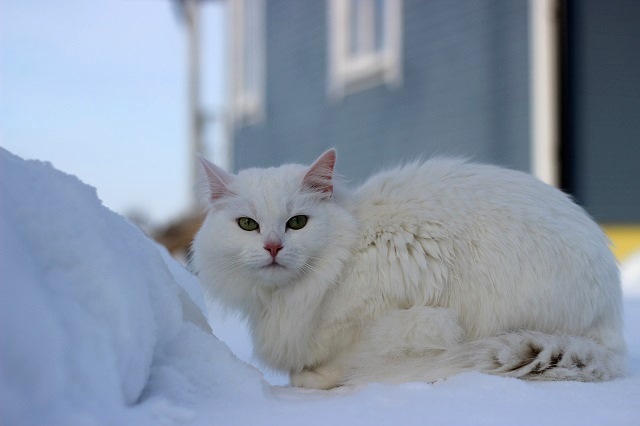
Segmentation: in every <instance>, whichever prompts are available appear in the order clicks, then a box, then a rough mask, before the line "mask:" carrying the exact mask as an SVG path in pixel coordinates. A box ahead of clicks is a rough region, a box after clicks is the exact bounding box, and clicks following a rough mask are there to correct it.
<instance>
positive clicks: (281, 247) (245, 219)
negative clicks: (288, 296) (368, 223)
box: [194, 150, 354, 287]
mask: <svg viewBox="0 0 640 426" xmlns="http://www.w3.org/2000/svg"><path fill="white" fill-rule="evenodd" d="M335 161H336V152H335V150H329V151H327V152H325V153H324V154H322V155H321V156H320V157H319V158H318V159H317V160H316V161H315V162H314V163H313V164H312V165H311V166H301V165H294V164H289V165H284V166H281V167H278V168H269V169H248V170H244V171H241V172H239V173H238V174H237V175H233V174H229V173H227V172H225V171H223V170H221V169H220V168H218V167H216V166H215V165H214V164H212V163H210V162H209V161H207V160H205V159H202V164H203V168H204V171H205V175H206V184H205V188H206V191H205V192H206V198H207V202H208V204H209V214H208V216H207V219H206V221H205V223H204V225H203V227H202V229H201V230H200V232H199V233H198V235H197V237H196V240H195V241H194V258H195V260H196V268H197V269H199V270H200V272H202V270H206V271H208V273H209V274H212V275H216V274H217V276H224V277H226V278H227V279H233V280H236V281H239V282H259V283H261V284H263V285H266V286H274V287H275V286H280V285H286V284H288V283H291V282H293V281H295V280H298V279H301V278H304V277H305V276H308V275H310V274H314V273H318V272H319V271H322V270H324V269H326V268H327V265H329V264H332V263H334V262H332V261H331V257H332V255H333V254H332V253H331V250H332V247H333V246H334V245H335V244H336V243H339V242H340V241H341V240H343V239H344V236H343V235H341V232H342V231H341V229H340V228H344V233H346V234H349V232H350V230H351V229H352V228H354V225H353V219H352V218H351V216H350V214H349V213H348V212H347V211H346V210H345V209H343V208H342V207H340V206H339V205H338V204H337V203H336V202H335V200H334V199H333V198H334V197H333V195H334V179H333V170H334V165H335ZM341 244H342V243H341ZM342 245H344V244H342ZM335 255H339V253H335ZM332 268H335V267H333V266H332Z"/></svg>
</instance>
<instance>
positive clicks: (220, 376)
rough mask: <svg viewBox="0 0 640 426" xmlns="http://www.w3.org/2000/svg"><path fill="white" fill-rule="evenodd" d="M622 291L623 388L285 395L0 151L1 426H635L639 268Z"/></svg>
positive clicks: (103, 227)
mask: <svg viewBox="0 0 640 426" xmlns="http://www.w3.org/2000/svg"><path fill="white" fill-rule="evenodd" d="M623 276H624V279H625V308H626V313H625V315H626V335H627V339H628V343H629V352H630V362H629V376H628V377H626V378H623V379H619V380H615V381H612V382H606V383H596V384H594V383H571V382H557V383H529V382H524V381H519V380H516V379H509V378H500V377H493V376H488V375H482V374H477V373H471V374H463V375H459V376H456V377H453V378H450V379H448V380H445V381H441V382H437V383H434V384H426V383H408V384H404V385H393V386H392V385H381V384H372V385H369V386H363V387H359V388H339V389H335V390H333V391H306V390H300V389H292V388H289V387H286V386H282V385H283V384H284V383H285V378H284V377H283V376H279V375H276V374H273V373H271V372H267V373H266V374H265V375H264V376H263V374H262V373H261V372H260V371H259V370H258V369H257V368H254V367H252V366H250V365H249V364H247V363H244V362H242V361H240V360H238V359H237V358H236V357H235V356H234V355H233V354H232V353H231V351H230V350H229V347H230V348H231V350H233V351H234V353H235V354H237V356H238V357H239V358H240V359H243V360H245V361H248V362H253V361H252V360H251V356H250V350H251V349H250V343H249V340H248V337H247V335H246V330H245V329H244V328H243V326H242V324H239V323H238V321H237V320H235V319H233V318H227V319H223V318H221V317H220V315H219V314H218V309H216V308H215V307H214V306H211V307H210V312H211V315H210V318H209V323H210V324H211V326H212V328H213V332H214V333H215V334H216V335H217V336H218V338H220V339H221V340H222V341H223V342H225V343H226V345H225V343H222V342H221V341H219V340H218V339H217V338H216V337H214V336H213V335H212V334H211V333H210V331H209V330H208V326H207V324H206V322H205V321H204V317H203V316H202V314H201V312H202V310H203V309H204V302H203V297H202V294H201V293H200V290H199V287H198V283H197V281H196V280H195V278H194V277H193V276H192V275H191V274H189V273H188V272H187V271H185V270H184V269H183V268H182V267H181V266H180V265H179V264H177V263H176V262H174V261H173V260H172V259H170V258H169V256H168V255H167V253H166V252H165V251H164V250H163V249H161V248H158V247H157V246H156V245H155V244H154V243H153V242H151V241H150V240H149V239H147V238H146V237H145V236H144V235H143V234H142V233H141V232H140V231H139V230H138V229H137V228H135V227H134V226H133V225H131V224H129V223H128V222H126V221H125V220H124V219H123V218H122V217H120V216H118V215H116V214H115V213H112V212H111V211H109V210H107V209H106V208H104V207H103V206H102V205H101V203H100V201H99V200H98V199H97V197H96V194H95V191H94V190H93V189H92V188H90V187H88V186H86V185H84V184H83V183H81V182H80V181H79V180H78V179H76V178H75V177H73V176H69V175H66V174H64V173H61V172H58V171H56V170H54V169H53V168H52V167H51V166H50V165H48V164H45V163H40V162H35V161H29V162H26V161H23V160H21V159H19V158H18V157H15V156H13V155H12V154H10V153H8V152H6V151H4V150H2V149H0V401H1V403H0V424H2V425H22V424H61V425H62V424H64V425H73V424H82V425H85V424H97V425H100V424H104V425H113V424H131V425H146V424H148V425H155V424H167V425H171V424H197V425H213V424H216V425H219V424H223V425H231V424H278V425H281V424H305V425H314V424H318V425H320V424H350V425H353V424H390V423H392V422H394V423H400V422H401V423H402V424H434V425H441V424H461V425H464V424H491V425H502V424H504V425H514V424H518V425H534V424H535V425H540V424H563V425H572V424H576V425H577V424H580V425H600V424H607V425H608V426H611V425H634V424H635V425H638V424H640V333H639V332H638V326H639V325H640V257H636V258H635V260H633V259H632V260H631V261H630V263H629V264H628V265H626V266H624V268H623ZM183 289H184V290H183ZM185 291H186V293H185ZM227 345H228V346H227ZM263 377H266V380H265V379H264V378H263ZM267 380H268V381H267Z"/></svg>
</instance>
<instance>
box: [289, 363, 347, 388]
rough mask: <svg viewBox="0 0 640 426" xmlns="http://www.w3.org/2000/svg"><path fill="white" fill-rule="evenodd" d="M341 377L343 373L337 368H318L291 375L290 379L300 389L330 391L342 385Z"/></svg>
mask: <svg viewBox="0 0 640 426" xmlns="http://www.w3.org/2000/svg"><path fill="white" fill-rule="evenodd" d="M341 376H342V372H341V371H340V370H339V369H337V368H331V367H317V368H314V369H306V368H305V369H304V370H302V371H300V372H298V373H291V375H290V379H291V384H292V385H293V386H296V387H299V388H307V389H321V390H328V389H332V388H335V387H337V386H340V385H341V383H340V377H341Z"/></svg>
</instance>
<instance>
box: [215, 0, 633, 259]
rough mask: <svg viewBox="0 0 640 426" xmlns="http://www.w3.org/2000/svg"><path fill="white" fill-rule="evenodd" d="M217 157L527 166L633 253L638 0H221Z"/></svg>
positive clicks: (363, 169) (346, 166) (244, 162)
mask: <svg viewBox="0 0 640 426" xmlns="http://www.w3.org/2000/svg"><path fill="white" fill-rule="evenodd" d="M226 7H227V16H228V31H227V34H228V40H229V47H230V49H229V55H228V58H229V64H228V94H229V98H228V110H227V116H226V126H227V127H226V128H227V130H228V131H227V132H226V133H225V134H226V139H225V140H223V141H219V142H220V143H222V144H224V145H225V148H224V149H223V150H219V152H223V153H224V155H223V157H218V158H214V160H217V161H218V162H219V163H221V164H223V165H227V166H230V167H232V168H233V169H234V170H238V169H242V168H245V167H254V166H274V165H279V164H282V163H285V162H304V163H306V162H310V161H312V160H313V159H315V158H316V156H317V155H318V154H319V153H321V152H322V151H323V150H325V149H327V148H329V147H332V146H333V147H337V149H338V163H339V164H338V170H339V173H340V174H342V175H344V176H346V177H348V178H350V179H352V181H353V183H357V182H359V181H361V180H363V179H364V178H366V177H367V176H368V175H370V174H371V173H373V172H375V171H376V170H378V169H380V168H383V167H387V166H390V165H395V164H398V163H400V162H402V161H406V160H411V159H414V158H417V157H422V158H428V157H431V156H434V155H453V156H464V157H469V158H470V159H472V160H475V161H480V162H488V163H495V164H499V165H503V166H506V167H510V168H514V169H519V170H524V171H528V172H532V173H534V174H536V175H538V176H539V177H540V178H541V179H542V180H545V181H547V182H549V183H551V184H554V185H556V186H558V187H560V188H562V189H563V190H565V191H566V192H568V193H569V194H571V195H572V196H573V197H574V198H575V199H576V201H577V202H578V203H580V204H581V205H582V206H584V207H585V208H586V209H587V210H588V211H589V213H590V214H591V215H593V216H594V217H595V219H596V220H597V221H599V222H600V223H601V224H603V225H604V226H605V228H606V230H607V231H608V232H609V233H610V235H611V237H612V238H613V239H614V242H615V244H616V250H617V254H618V255H619V257H621V258H623V257H625V256H626V255H627V254H628V253H629V252H630V251H632V250H633V249H634V248H635V249H637V248H638V247H640V228H639V227H638V224H640V166H639V162H640V54H638V52H640V25H639V22H640V2H639V1H637V0H611V1H602V0H509V1H502V0H473V1H469V0H404V1H403V0H326V1H318V0H296V1H285V0H228V1H227V2H226Z"/></svg>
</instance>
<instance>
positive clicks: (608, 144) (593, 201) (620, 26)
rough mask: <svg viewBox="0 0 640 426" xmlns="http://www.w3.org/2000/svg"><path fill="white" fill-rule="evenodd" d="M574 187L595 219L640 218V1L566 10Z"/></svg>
mask: <svg viewBox="0 0 640 426" xmlns="http://www.w3.org/2000/svg"><path fill="white" fill-rule="evenodd" d="M569 19H570V20H569V31H570V33H569V42H570V43H571V46H572V57H571V61H570V64H569V67H570V69H569V75H568V86H569V91H570V94H569V96H570V97H571V105H570V113H569V117H568V118H569V126H570V132H571V133H570V143H571V146H570V152H569V158H567V162H568V163H570V164H571V165H572V169H571V171H572V176H570V179H571V181H572V182H571V183H572V185H571V188H570V189H571V190H572V192H573V193H574V195H575V197H576V200H577V201H578V202H579V203H580V204H582V205H583V206H584V207H585V208H586V209H587V210H588V211H589V212H590V213H591V214H592V215H593V216H594V217H595V218H596V219H597V220H599V221H601V222H608V223H616V222H617V223H625V222H626V223H633V222H636V223H637V222H638V221H640V1H637V0H611V1H606V2H603V1H600V0H580V1H572V2H571V3H570V8H569Z"/></svg>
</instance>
